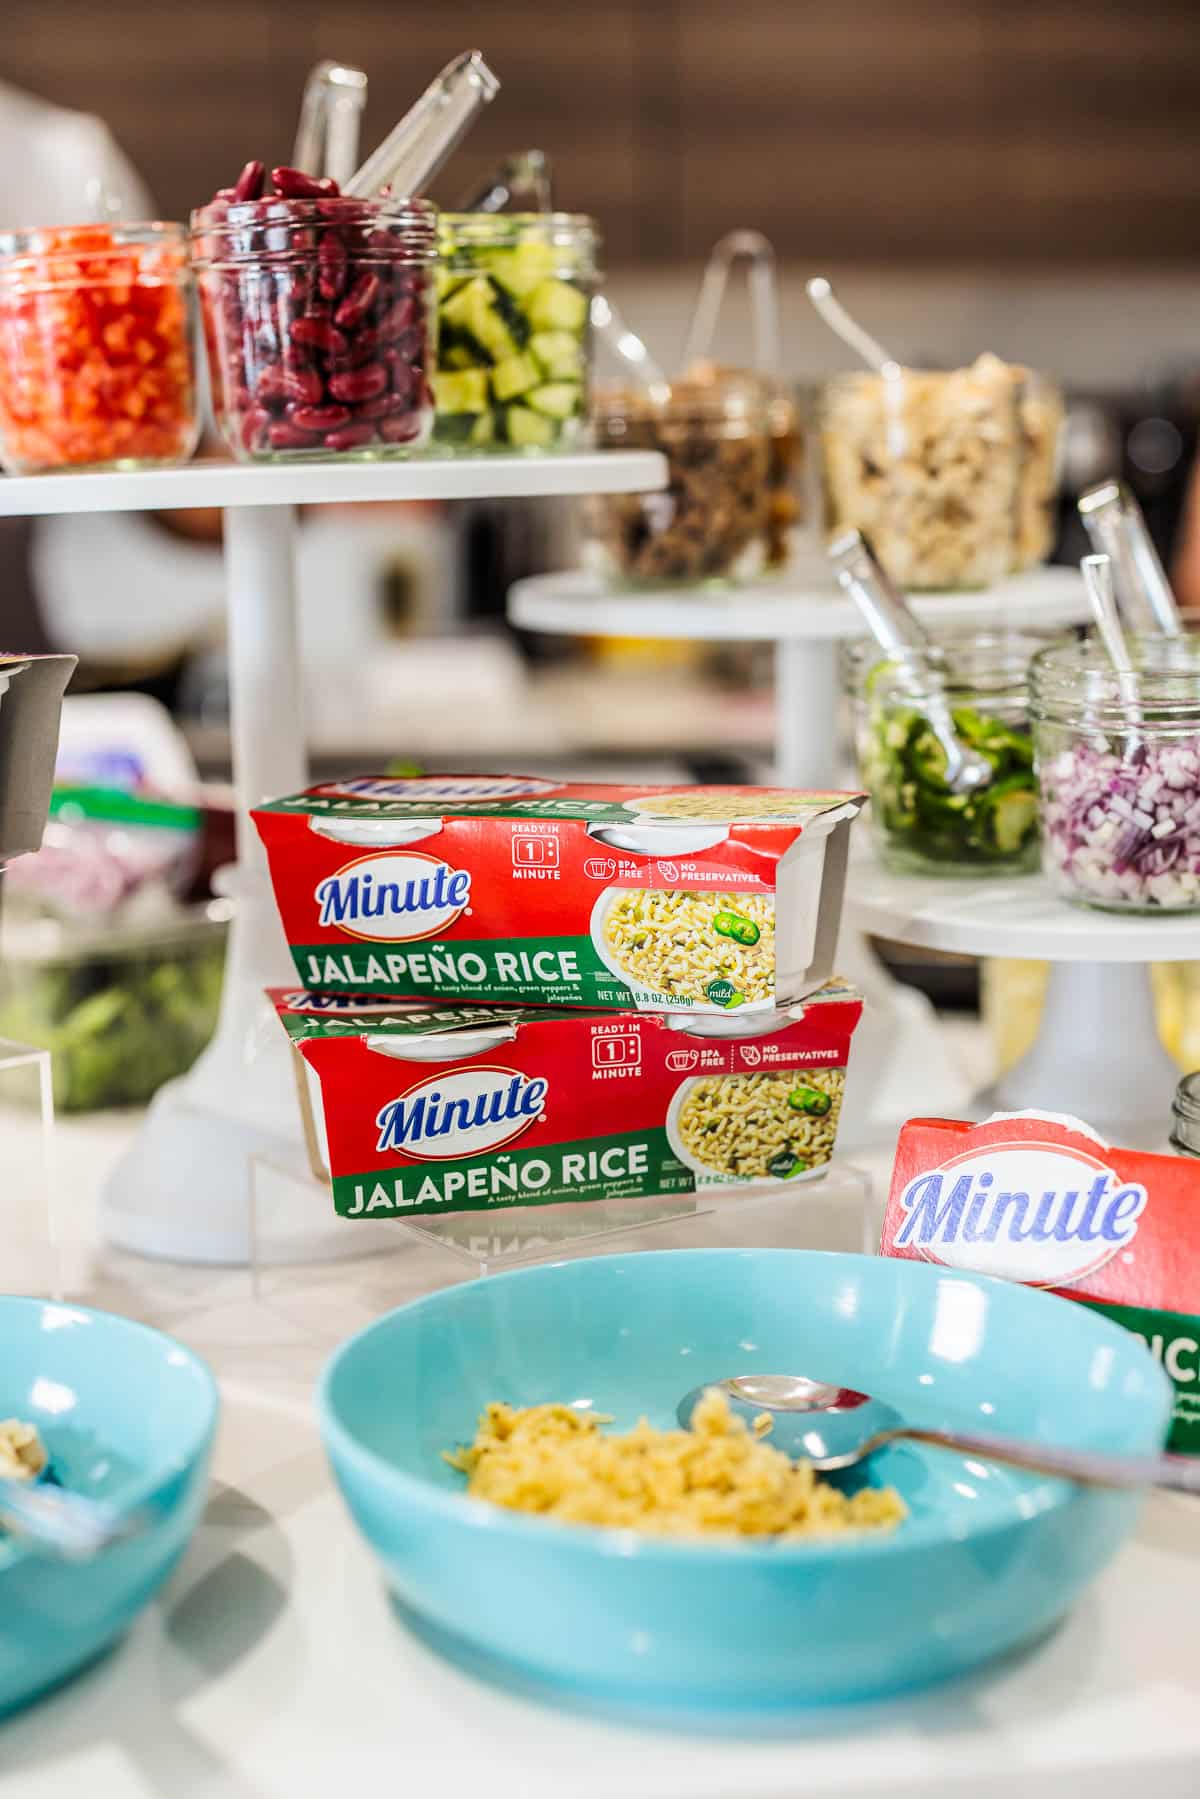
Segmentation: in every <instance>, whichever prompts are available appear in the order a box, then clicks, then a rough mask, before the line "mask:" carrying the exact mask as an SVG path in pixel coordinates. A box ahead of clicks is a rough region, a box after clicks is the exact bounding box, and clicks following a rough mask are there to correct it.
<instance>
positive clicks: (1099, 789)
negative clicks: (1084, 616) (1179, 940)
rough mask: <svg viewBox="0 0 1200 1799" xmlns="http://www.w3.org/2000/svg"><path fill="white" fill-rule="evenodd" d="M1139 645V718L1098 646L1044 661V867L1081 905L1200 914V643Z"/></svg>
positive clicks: (1038, 715) (1036, 715)
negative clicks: (1125, 697)
mask: <svg viewBox="0 0 1200 1799" xmlns="http://www.w3.org/2000/svg"><path fill="white" fill-rule="evenodd" d="M1129 643H1130V654H1131V657H1132V659H1133V665H1134V668H1135V669H1136V670H1137V685H1138V703H1137V706H1136V708H1133V709H1131V707H1130V706H1129V704H1128V703H1127V702H1126V701H1125V700H1124V699H1123V697H1122V695H1121V691H1120V688H1119V686H1118V683H1117V677H1116V674H1115V673H1114V670H1113V666H1112V664H1111V662H1110V661H1109V659H1108V656H1107V655H1106V653H1105V651H1104V649H1103V646H1102V645H1101V644H1100V643H1099V642H1097V641H1096V640H1095V639H1094V638H1091V637H1088V638H1086V639H1084V640H1083V641H1082V642H1079V643H1064V644H1059V645H1056V646H1054V647H1052V648H1050V649H1046V650H1043V651H1042V652H1041V654H1040V655H1038V656H1037V657H1035V659H1034V663H1033V667H1032V670H1031V672H1030V710H1031V714H1032V717H1033V721H1034V742H1035V747H1036V751H1037V768H1038V779H1039V783H1040V788H1041V803H1042V837H1043V851H1042V866H1043V868H1044V869H1045V872H1046V875H1047V878H1048V879H1049V881H1050V883H1051V885H1052V886H1053V887H1054V888H1055V890H1056V891H1057V892H1058V893H1060V894H1062V896H1063V897H1064V898H1065V899H1069V900H1075V901H1077V902H1078V903H1080V904H1082V905H1088V906H1098V907H1100V908H1101V909H1103V910H1106V911H1118V912H1144V913H1153V912H1195V911H1200V638H1196V637H1177V638H1168V637H1142V638H1131V639H1130V640H1129Z"/></svg>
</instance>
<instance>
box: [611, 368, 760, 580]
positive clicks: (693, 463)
mask: <svg viewBox="0 0 1200 1799" xmlns="http://www.w3.org/2000/svg"><path fill="white" fill-rule="evenodd" d="M771 399H772V396H771V393H770V391H769V389H768V387H767V385H766V384H765V383H764V382H763V381H761V380H760V379H759V378H758V377H757V376H755V375H748V374H741V373H735V374H731V375H726V376H723V377H722V378H720V379H714V380H704V381H677V382H674V383H672V384H671V385H670V386H667V385H666V384H661V385H655V386H653V387H646V388H628V387H612V388H604V389H601V390H600V391H599V392H598V393H597V397H596V403H595V408H594V411H595V436H596V442H597V444H598V445H601V446H604V447H609V448H614V449H631V450H659V451H661V452H662V454H663V455H664V456H665V457H666V459H667V465H668V483H667V487H666V490H665V491H664V492H661V493H647V494H611V495H604V496H599V495H597V496H596V497H595V498H594V499H592V500H591V501H589V503H588V508H587V514H586V518H587V529H588V546H587V551H586V557H587V560H588V562H589V563H590V564H591V566H593V567H596V568H598V569H599V570H600V572H601V573H603V574H604V575H606V576H607V577H609V578H611V579H614V580H618V581H623V582H626V583H627V584H629V585H630V586H635V587H656V586H662V585H670V584H673V583H676V582H681V583H686V584H689V585H690V584H696V583H701V582H726V581H738V580H750V579H753V577H754V576H756V575H758V574H761V573H762V571H763V569H764V568H765V567H766V565H767V560H768V543H769V531H770V521H771V487H770V481H771V470H772V453H771Z"/></svg>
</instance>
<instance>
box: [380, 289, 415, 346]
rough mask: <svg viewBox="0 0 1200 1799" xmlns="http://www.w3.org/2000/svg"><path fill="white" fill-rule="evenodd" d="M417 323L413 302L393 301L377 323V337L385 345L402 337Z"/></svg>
mask: <svg viewBox="0 0 1200 1799" xmlns="http://www.w3.org/2000/svg"><path fill="white" fill-rule="evenodd" d="M416 322H417V303H416V301H415V300H412V299H407V300H395V301H393V303H392V305H390V306H389V307H388V309H387V311H386V312H385V313H384V315H383V317H382V318H381V319H380V321H379V335H380V337H381V338H382V339H383V341H384V342H385V343H390V342H391V341H392V339H393V338H397V337H402V336H403V334H404V333H405V332H406V331H408V330H409V329H410V328H411V327H412V326H413V325H415V324H416Z"/></svg>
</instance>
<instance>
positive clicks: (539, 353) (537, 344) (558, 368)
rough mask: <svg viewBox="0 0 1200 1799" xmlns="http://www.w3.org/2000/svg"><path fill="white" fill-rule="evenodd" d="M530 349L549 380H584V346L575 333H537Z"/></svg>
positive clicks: (530, 344)
mask: <svg viewBox="0 0 1200 1799" xmlns="http://www.w3.org/2000/svg"><path fill="white" fill-rule="evenodd" d="M529 348H530V351H531V352H532V354H533V355H534V356H536V357H537V359H538V361H539V362H540V363H541V365H542V368H543V369H544V370H545V372H546V377H547V379H548V380H550V381H581V380H582V379H583V345H582V343H581V342H580V340H579V339H578V337H576V335H575V333H574V332H573V331H535V332H534V334H533V336H532V337H531V338H530V340H529Z"/></svg>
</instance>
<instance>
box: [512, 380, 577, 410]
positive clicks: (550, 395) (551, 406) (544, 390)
mask: <svg viewBox="0 0 1200 1799" xmlns="http://www.w3.org/2000/svg"><path fill="white" fill-rule="evenodd" d="M525 404H526V405H527V406H532V408H533V410H534V411H535V412H540V413H542V414H544V416H545V417H546V418H551V419H569V418H574V416H575V414H576V413H577V412H581V411H582V410H583V389H582V388H581V387H580V386H579V384H578V382H575V381H549V382H547V383H546V384H545V386H543V387H535V388H534V389H533V391H532V393H527V394H526V395H525Z"/></svg>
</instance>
